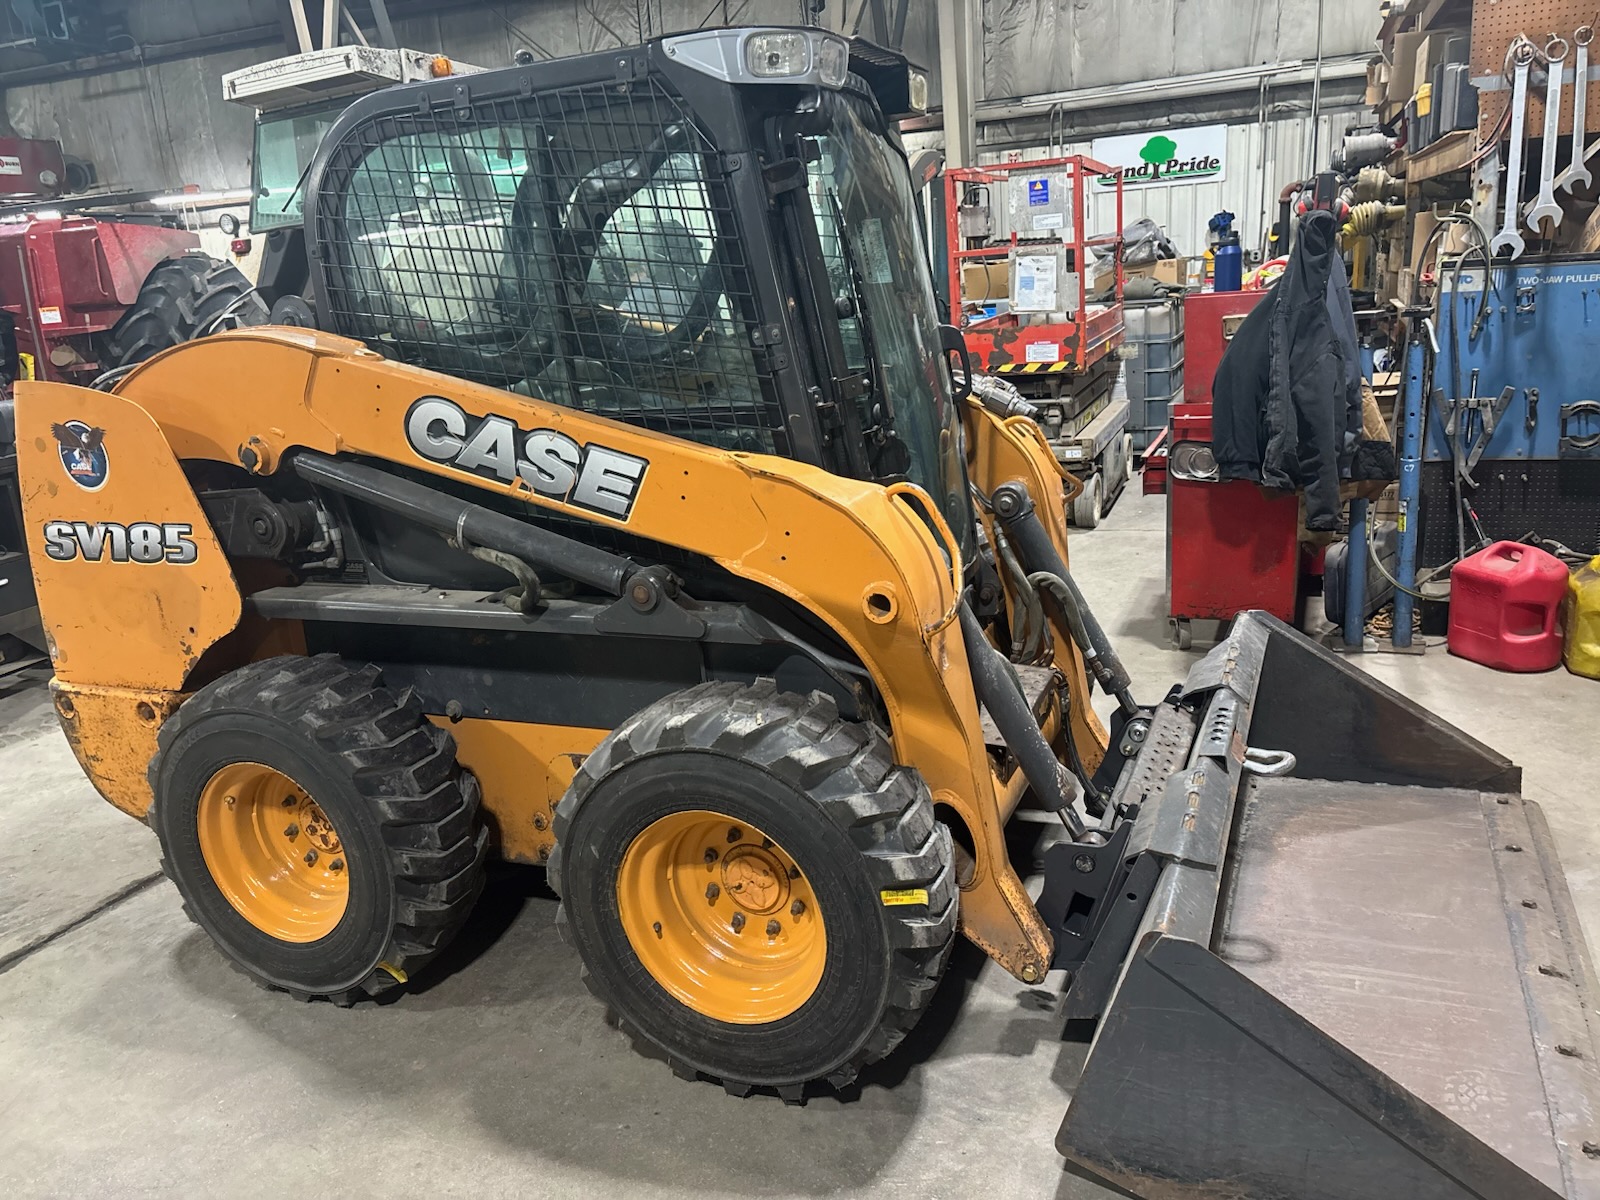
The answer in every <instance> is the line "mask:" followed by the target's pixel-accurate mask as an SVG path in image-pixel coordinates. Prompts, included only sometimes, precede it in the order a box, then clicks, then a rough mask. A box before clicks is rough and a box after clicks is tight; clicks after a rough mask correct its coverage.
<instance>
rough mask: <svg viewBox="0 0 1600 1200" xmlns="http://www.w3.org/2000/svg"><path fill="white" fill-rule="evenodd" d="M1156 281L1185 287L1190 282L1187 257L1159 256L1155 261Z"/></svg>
mask: <svg viewBox="0 0 1600 1200" xmlns="http://www.w3.org/2000/svg"><path fill="white" fill-rule="evenodd" d="M1155 268H1156V282H1157V283H1165V284H1168V285H1169V286H1172V287H1184V286H1185V285H1187V284H1188V282H1189V260H1188V259H1187V258H1158V259H1156V262H1155Z"/></svg>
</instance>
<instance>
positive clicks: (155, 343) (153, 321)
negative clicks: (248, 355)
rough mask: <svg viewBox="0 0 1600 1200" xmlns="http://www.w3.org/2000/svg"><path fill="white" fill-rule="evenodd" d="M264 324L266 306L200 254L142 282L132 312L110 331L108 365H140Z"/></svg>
mask: <svg viewBox="0 0 1600 1200" xmlns="http://www.w3.org/2000/svg"><path fill="white" fill-rule="evenodd" d="M266 319H267V306H266V303H265V302H264V301H263V300H262V299H261V297H260V296H258V295H256V294H255V291H254V289H253V288H252V287H251V284H250V281H249V280H248V279H246V278H245V277H244V274H243V273H242V272H241V271H240V270H239V269H238V268H237V267H235V266H233V265H232V264H231V263H225V262H221V261H219V260H217V259H215V258H212V257H210V256H209V255H205V254H185V255H183V256H182V257H181V258H169V259H167V260H166V261H165V262H162V263H160V264H158V265H157V266H156V268H155V269H154V270H152V271H151V272H150V274H149V275H147V276H145V280H144V283H143V284H141V285H140V287H139V295H138V298H137V299H135V300H134V302H133V307H131V308H129V309H128V311H127V312H125V313H123V314H122V318H121V320H119V321H118V322H117V323H116V324H115V325H114V326H112V329H111V357H112V360H113V361H112V365H113V366H118V367H122V366H128V365H130V364H133V363H140V362H143V361H144V360H145V359H147V358H149V357H150V356H151V355H153V354H158V353H160V352H161V351H162V350H166V349H169V348H170V347H172V346H176V345H178V344H180V343H182V342H187V341H191V340H193V339H194V338H196V337H203V336H205V335H206V334H209V333H215V332H217V331H218V329H220V328H234V327H236V326H240V325H260V324H263V323H264V322H265V321H266Z"/></svg>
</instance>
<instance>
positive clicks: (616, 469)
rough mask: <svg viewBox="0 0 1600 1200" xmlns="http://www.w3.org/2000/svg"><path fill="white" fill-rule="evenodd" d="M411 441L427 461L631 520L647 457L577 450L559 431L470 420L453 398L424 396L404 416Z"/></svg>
mask: <svg viewBox="0 0 1600 1200" xmlns="http://www.w3.org/2000/svg"><path fill="white" fill-rule="evenodd" d="M406 441H408V442H410V443H411V448H412V449H413V450H415V451H416V452H417V453H418V454H420V455H421V456H422V457H423V458H425V459H427V460H428V461H429V462H437V463H447V464H448V465H450V466H452V467H454V468H455V469H456V470H458V471H465V472H466V473H467V474H469V475H477V476H479V477H481V478H483V479H493V480H496V481H497V482H499V483H515V482H516V481H517V480H518V479H520V480H522V482H523V483H525V484H527V485H528V486H529V487H530V488H532V489H533V490H534V491H536V492H538V493H539V494H540V495H541V496H549V497H550V498H551V499H552V500H559V501H561V502H562V503H563V504H571V505H574V506H576V507H578V508H586V509H588V510H589V511H590V512H597V513H600V514H602V515H604V516H608V517H615V518H616V519H617V520H619V521H626V520H627V519H628V515H629V514H630V513H631V512H632V511H633V502H634V500H635V499H637V498H638V495H639V485H640V484H642V483H643V482H644V473H645V469H646V468H647V467H649V465H650V462H649V460H648V459H643V458H639V457H637V456H636V455H632V454H624V453H623V452H622V451H621V450H613V449H611V448H610V447H609V446H602V445H600V444H599V443H598V442H590V443H588V444H587V445H579V444H578V443H577V442H575V441H573V440H572V439H571V438H569V437H568V436H567V435H566V434H564V433H557V432H556V431H555V430H554V429H521V428H519V427H518V426H517V424H516V423H515V422H514V421H512V420H511V419H510V418H508V417H500V416H496V415H495V414H494V413H490V414H489V415H488V416H485V417H474V416H472V415H470V414H469V413H468V412H467V411H466V410H465V409H463V408H462V407H461V406H460V405H459V404H457V403H456V402H455V401H454V400H446V399H445V398H444V397H443V396H424V397H422V399H420V400H418V401H417V402H416V403H415V404H413V405H412V406H411V408H410V410H409V411H408V412H407V413H406Z"/></svg>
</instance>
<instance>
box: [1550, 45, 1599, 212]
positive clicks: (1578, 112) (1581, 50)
mask: <svg viewBox="0 0 1600 1200" xmlns="http://www.w3.org/2000/svg"><path fill="white" fill-rule="evenodd" d="M1593 40H1594V29H1593V28H1592V27H1591V26H1588V25H1584V26H1581V27H1580V28H1579V29H1578V32H1577V33H1575V34H1573V35H1572V44H1573V45H1575V46H1576V47H1577V48H1578V66H1577V73H1576V74H1575V75H1574V76H1573V79H1572V164H1571V165H1570V166H1569V167H1567V169H1566V170H1565V171H1563V172H1561V174H1560V175H1558V176H1556V186H1557V187H1558V188H1561V189H1562V190H1564V191H1566V192H1567V193H1569V194H1570V193H1571V192H1572V191H1573V189H1575V188H1576V187H1577V186H1578V185H1579V184H1580V183H1581V184H1582V185H1583V186H1584V187H1588V186H1589V185H1590V184H1592V183H1593V182H1594V178H1593V177H1592V176H1591V175H1590V174H1589V168H1588V167H1587V166H1585V165H1584V161H1583V160H1584V148H1585V146H1584V140H1583V139H1584V121H1583V117H1584V109H1585V108H1586V107H1587V105H1588V99H1589V43H1590V42H1591V41H1593Z"/></svg>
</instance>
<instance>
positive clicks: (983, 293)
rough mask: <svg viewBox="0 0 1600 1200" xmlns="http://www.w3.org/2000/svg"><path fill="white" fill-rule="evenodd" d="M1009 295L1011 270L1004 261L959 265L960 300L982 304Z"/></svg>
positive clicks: (1002, 298)
mask: <svg viewBox="0 0 1600 1200" xmlns="http://www.w3.org/2000/svg"><path fill="white" fill-rule="evenodd" d="M1010 294H1011V268H1010V265H1009V264H1008V263H1007V262H1006V260H1005V259H1003V258H1002V259H997V260H996V261H994V262H969V263H962V264H961V299H962V300H963V301H966V302H977V303H983V302H985V301H989V300H1004V299H1006V298H1007V297H1008V296H1009V295H1010Z"/></svg>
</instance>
